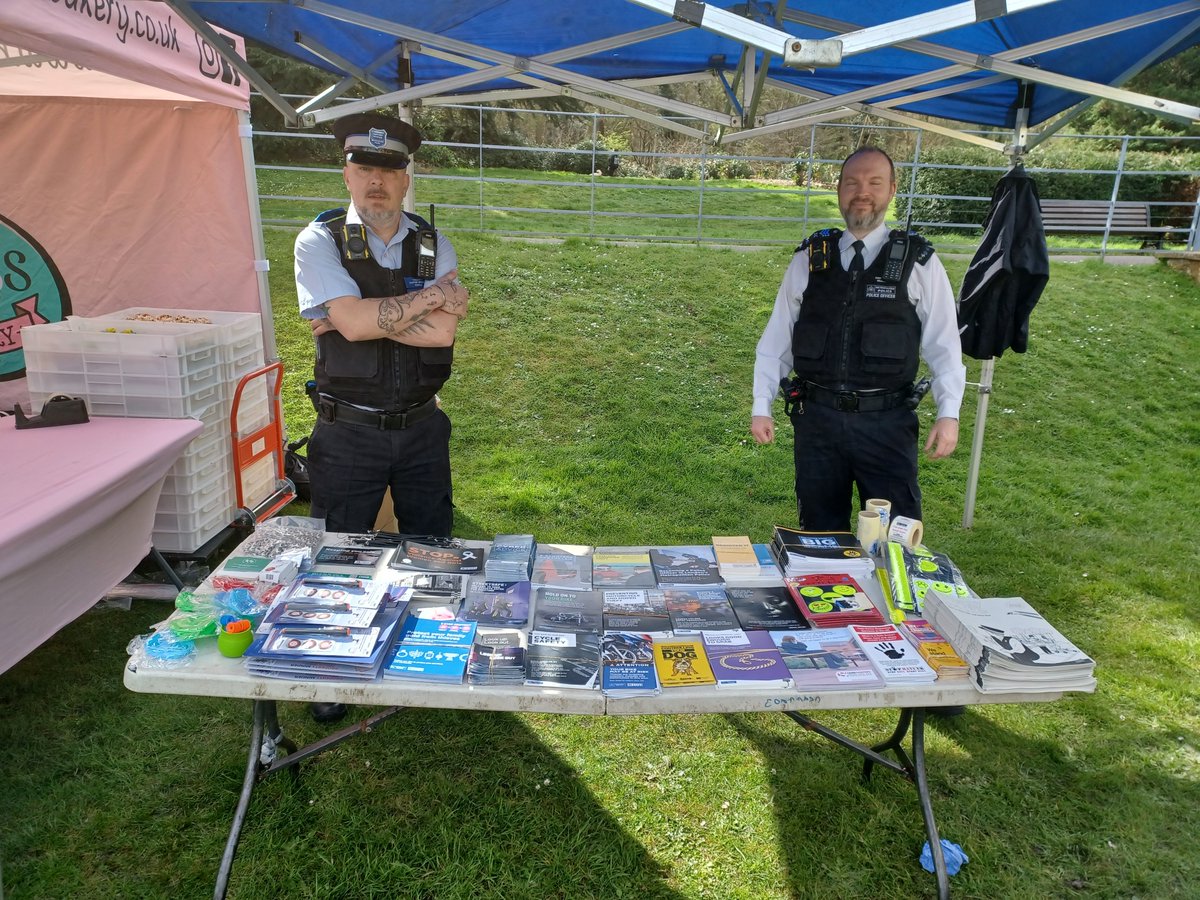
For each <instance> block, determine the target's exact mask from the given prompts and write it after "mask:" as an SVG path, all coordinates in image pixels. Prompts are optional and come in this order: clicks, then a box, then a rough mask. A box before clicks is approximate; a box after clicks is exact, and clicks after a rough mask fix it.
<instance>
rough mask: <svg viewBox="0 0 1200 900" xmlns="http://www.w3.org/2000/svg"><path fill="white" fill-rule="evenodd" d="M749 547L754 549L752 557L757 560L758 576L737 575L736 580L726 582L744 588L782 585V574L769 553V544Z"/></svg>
mask: <svg viewBox="0 0 1200 900" xmlns="http://www.w3.org/2000/svg"><path fill="white" fill-rule="evenodd" d="M751 546H752V547H753V548H754V556H755V558H756V559H757V560H758V574H756V575H739V576H738V577H737V578H734V579H727V580H730V581H733V582H734V583H735V584H739V585H743V586H746V587H756V586H760V585H768V586H776V585H782V584H783V572H782V571H780V568H779V563H778V562H777V561H776V559H775V554H773V553H772V552H771V546H770V544H751Z"/></svg>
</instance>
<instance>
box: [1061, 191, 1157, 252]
mask: <svg viewBox="0 0 1200 900" xmlns="http://www.w3.org/2000/svg"><path fill="white" fill-rule="evenodd" d="M1109 206H1111V207H1112V224H1111V226H1109V229H1108V233H1109V234H1130V235H1141V236H1142V246H1143V247H1147V246H1153V247H1157V248H1160V249H1161V247H1162V242H1163V238H1164V237H1166V234H1165V233H1164V232H1165V231H1167V229H1163V228H1154V227H1152V226H1151V224H1150V204H1149V203H1139V202H1137V201H1136V200H1118V201H1116V202H1115V203H1112V204H1110V203H1109V202H1108V201H1107V200H1042V201H1041V207H1042V226H1043V227H1044V228H1045V229H1046V232H1047V233H1050V232H1055V231H1058V232H1065V233H1074V234H1103V233H1104V227H1105V225H1106V224H1108V210H1109Z"/></svg>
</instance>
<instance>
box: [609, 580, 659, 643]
mask: <svg viewBox="0 0 1200 900" xmlns="http://www.w3.org/2000/svg"><path fill="white" fill-rule="evenodd" d="M601 594H602V596H603V598H604V601H603V606H604V630H605V631H634V632H637V633H638V634H649V635H650V636H651V637H653V638H654V639H655V640H660V639H661V638H666V637H670V636H671V619H670V616H669V614H668V613H667V601H666V598H665V597H664V596H663V592H662V591H657V590H648V591H602V592H601Z"/></svg>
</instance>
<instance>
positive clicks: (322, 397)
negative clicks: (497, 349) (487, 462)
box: [296, 113, 468, 536]
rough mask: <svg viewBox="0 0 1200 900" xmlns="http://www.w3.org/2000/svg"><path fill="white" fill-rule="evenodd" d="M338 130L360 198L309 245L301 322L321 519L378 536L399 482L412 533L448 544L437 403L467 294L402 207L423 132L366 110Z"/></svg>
mask: <svg viewBox="0 0 1200 900" xmlns="http://www.w3.org/2000/svg"><path fill="white" fill-rule="evenodd" d="M334 134H335V136H336V138H337V140H338V142H339V144H340V146H341V148H342V154H343V157H344V160H345V167H344V169H343V177H344V180H345V183H346V187H347V189H348V190H349V192H350V203H349V205H348V206H347V207H345V208H344V209H334V210H329V211H328V212H325V213H322V214H321V215H319V216H318V217H317V218H316V220H315V221H313V222H312V223H310V224H309V225H308V226H307V227H306V228H305V229H304V230H303V231H302V232H301V233H300V236H299V237H298V238H297V239H296V293H297V295H298V298H299V304H300V314H301V315H302V316H303V317H304V318H306V319H308V320H309V321H310V322H311V324H312V329H313V334H314V337H315V340H316V364H315V366H314V372H313V382H312V383H310V385H311V387H310V394H311V396H312V400H313V403H314V405H315V406H316V408H317V413H318V416H317V424H316V427H315V429H314V431H313V435H312V438H311V440H310V442H309V445H308V465H309V470H310V474H311V479H312V497H313V501H312V515H313V516H315V517H319V518H324V519H325V525H326V529H327V530H329V531H348V532H365V531H370V530H371V529H372V527H373V526H374V523H375V520H376V517H377V514H378V512H379V508H380V505H381V503H382V500H383V495H384V491H385V490H386V489H387V488H388V487H390V488H391V491H392V498H393V502H394V509H395V513H396V521H397V524H398V526H399V530H400V531H401V532H402V533H409V534H419V535H431V536H449V535H450V532H451V528H452V523H453V505H452V493H451V478H450V420H449V418H448V417H447V416H446V414H445V413H444V412H443V411H442V410H441V409H440V407H439V404H438V400H437V396H436V395H437V392H438V389H439V388H441V386H442V385H443V384H444V383H445V381H446V379H447V378H449V377H450V369H451V363H452V360H453V354H454V336H455V333H456V330H457V328H458V324H459V322H460V321H462V319H463V318H464V317H465V316H466V312H467V300H468V292H467V289H466V288H465V287H464V286H463V285H462V283H461V282H460V281H459V279H458V272H457V266H458V260H457V256H456V255H455V252H454V247H453V246H452V245H451V244H450V241H449V240H447V239H446V238H445V237H444V236H443V235H441V234H440V233H437V232H435V231H434V230H433V229H432V228H431V227H430V226H429V224H428V223H426V222H425V221H424V220H423V219H421V218H420V217H419V216H415V215H412V214H411V213H405V212H404V211H403V203H404V197H405V194H406V193H407V191H408V186H409V175H408V172H407V171H406V170H407V167H408V163H409V160H410V158H411V157H412V154H413V153H414V152H416V150H417V149H418V148H419V147H420V146H421V134H420V132H418V131H417V129H416V128H414V127H413V126H412V125H409V124H408V123H407V122H403V121H401V120H399V119H397V118H394V117H392V116H388V115H382V114H380V113H366V114H362V115H351V116H346V117H344V118H342V119H339V120H337V122H336V123H335V125H334Z"/></svg>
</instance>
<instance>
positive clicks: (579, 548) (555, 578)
mask: <svg viewBox="0 0 1200 900" xmlns="http://www.w3.org/2000/svg"><path fill="white" fill-rule="evenodd" d="M530 580H531V581H532V582H533V583H534V584H535V585H539V584H544V585H546V587H555V588H564V589H566V590H569V591H590V590H591V589H592V548H591V547H590V546H587V545H585V544H538V545H537V552H536V553H535V554H534V557H533V575H532V576H531V578H530Z"/></svg>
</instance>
